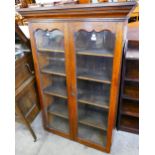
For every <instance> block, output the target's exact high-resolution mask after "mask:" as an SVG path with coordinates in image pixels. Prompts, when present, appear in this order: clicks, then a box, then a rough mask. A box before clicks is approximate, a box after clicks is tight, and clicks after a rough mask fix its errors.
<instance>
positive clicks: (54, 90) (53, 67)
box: [35, 29, 69, 134]
mask: <svg viewBox="0 0 155 155" xmlns="http://www.w3.org/2000/svg"><path fill="white" fill-rule="evenodd" d="M35 39H36V46H37V54H38V62H39V68H40V74H41V86H42V91H43V100H44V104H45V105H44V107H45V108H46V112H47V117H48V118H47V119H48V120H47V122H48V127H49V128H51V129H54V130H58V131H60V132H63V133H67V134H69V117H68V95H67V90H66V71H65V53H64V34H63V32H62V31H60V30H57V29H54V30H52V31H47V30H46V31H44V30H41V29H39V30H37V31H36V32H35Z"/></svg>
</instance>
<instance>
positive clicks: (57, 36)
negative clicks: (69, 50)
mask: <svg viewBox="0 0 155 155" xmlns="http://www.w3.org/2000/svg"><path fill="white" fill-rule="evenodd" d="M35 38H36V44H37V48H38V49H45V50H46V49H49V50H58V51H59V50H64V34H63V32H62V31H60V30H53V31H47V30H46V31H43V30H37V32H36V33H35Z"/></svg>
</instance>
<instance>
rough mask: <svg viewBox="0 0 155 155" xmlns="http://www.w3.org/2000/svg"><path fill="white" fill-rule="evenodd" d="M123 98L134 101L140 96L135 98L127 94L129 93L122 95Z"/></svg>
mask: <svg viewBox="0 0 155 155" xmlns="http://www.w3.org/2000/svg"><path fill="white" fill-rule="evenodd" d="M122 97H123V99H127V100H133V101H139V99H138V98H133V97H130V96H127V95H122Z"/></svg>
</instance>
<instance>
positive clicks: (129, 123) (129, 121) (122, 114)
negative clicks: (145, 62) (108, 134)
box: [117, 40, 139, 133]
mask: <svg viewBox="0 0 155 155" xmlns="http://www.w3.org/2000/svg"><path fill="white" fill-rule="evenodd" d="M124 52H125V53H124V58H123V65H122V66H123V67H122V80H121V89H120V100H119V111H118V122H117V124H118V125H117V126H118V129H120V130H123V131H128V132H132V133H139V41H131V40H129V41H128V45H127V48H125V51H124Z"/></svg>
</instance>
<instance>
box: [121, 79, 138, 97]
mask: <svg viewBox="0 0 155 155" xmlns="http://www.w3.org/2000/svg"><path fill="white" fill-rule="evenodd" d="M123 94H124V95H125V96H129V97H131V98H136V99H138V98H139V83H133V82H129V81H125V82H124V88H123Z"/></svg>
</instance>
